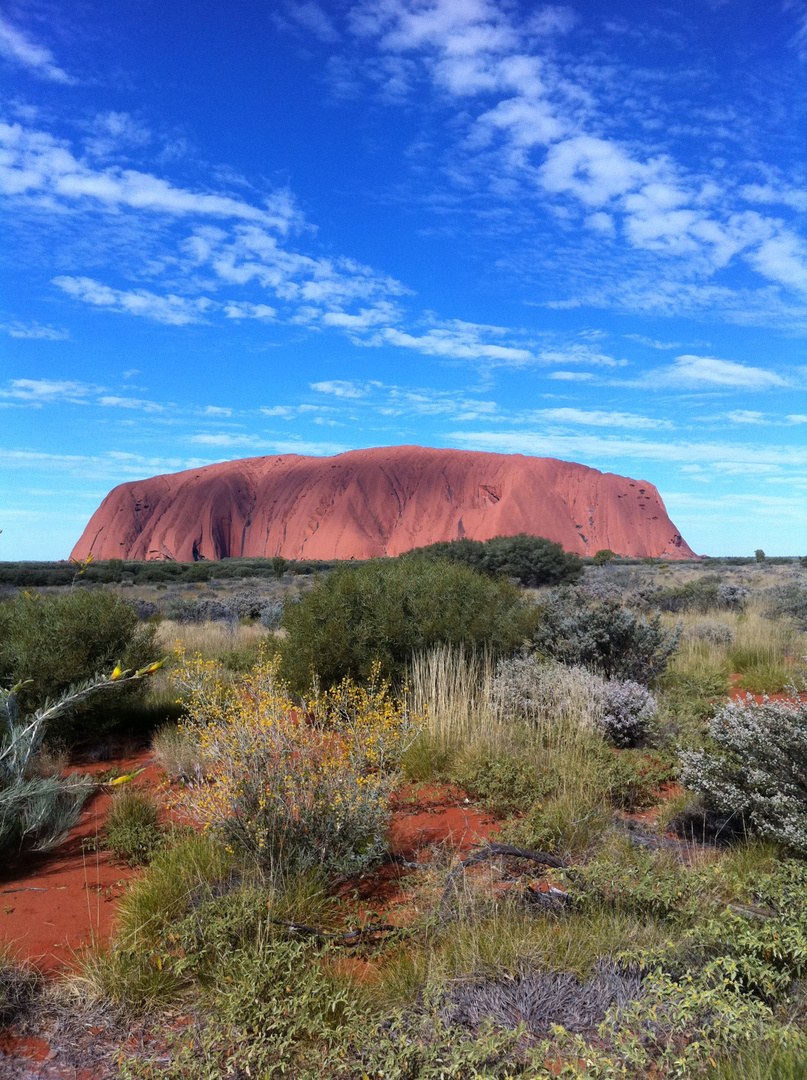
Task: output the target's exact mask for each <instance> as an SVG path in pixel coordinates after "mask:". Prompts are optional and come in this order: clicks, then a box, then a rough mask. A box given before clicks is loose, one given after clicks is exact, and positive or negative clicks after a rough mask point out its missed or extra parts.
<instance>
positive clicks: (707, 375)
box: [645, 356, 788, 390]
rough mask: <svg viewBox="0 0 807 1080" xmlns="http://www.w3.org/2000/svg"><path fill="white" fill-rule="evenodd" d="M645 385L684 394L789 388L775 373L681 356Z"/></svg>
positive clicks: (710, 358) (730, 362) (650, 375)
mask: <svg viewBox="0 0 807 1080" xmlns="http://www.w3.org/2000/svg"><path fill="white" fill-rule="evenodd" d="M645 382H646V384H647V385H648V386H658V387H673V388H676V389H681V390H687V389H736V390H770V389H773V388H776V387H785V386H787V385H788V381H787V380H786V379H783V378H782V376H781V375H777V373H776V372H775V371H769V370H767V369H766V368H760V367H753V366H752V365H750V364H738V363H735V361H733V360H720V359H718V358H717V357H715V356H679V357H677V358H676V360H675V362H674V363H673V364H671V365H670V366H669V367H666V368H656V369H655V370H654V371H652V372H649V373H648V375H647V376H646V379H645Z"/></svg>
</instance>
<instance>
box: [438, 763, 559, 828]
mask: <svg viewBox="0 0 807 1080" xmlns="http://www.w3.org/2000/svg"><path fill="white" fill-rule="evenodd" d="M454 779H456V780H457V782H458V783H459V784H460V785H461V786H462V787H463V788H464V789H465V790H466V791H467V792H468V794H469V795H471V796H472V797H473V798H477V799H483V800H484V802H485V804H486V805H487V806H488V808H489V809H490V810H491V811H492V812H493V813H494V814H496V815H497V816H499V817H504V816H506V815H507V814H509V813H512V812H513V811H518V810H527V809H529V807H531V806H532V805H533V803H535V802H536V801H537V800H538V799H540V798H541V796H542V795H543V794H544V793H545V791H546V786H547V781H546V777H544V776H542V774H541V771H540V770H539V769H538V768H537V767H536V766H535V765H534V764H533V763H532V762H531V761H529V760H527V759H526V758H525V757H524V756H523V755H518V756H516V755H514V754H473V755H471V756H470V757H468V758H466V760H465V761H463V762H462V763H461V765H460V766H459V768H457V769H456V770H455V771H454Z"/></svg>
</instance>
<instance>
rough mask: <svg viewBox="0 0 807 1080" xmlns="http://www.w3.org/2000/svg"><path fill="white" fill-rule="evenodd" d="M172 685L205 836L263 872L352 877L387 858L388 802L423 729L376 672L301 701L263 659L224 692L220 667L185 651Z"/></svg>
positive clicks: (195, 811)
mask: <svg viewBox="0 0 807 1080" xmlns="http://www.w3.org/2000/svg"><path fill="white" fill-rule="evenodd" d="M179 661H180V662H179V664H178V667H177V670H176V671H175V672H174V680H175V682H176V684H177V685H178V686H179V688H180V689H181V691H182V693H183V700H184V704H185V709H186V716H185V719H184V721H183V729H184V732H185V734H186V735H188V736H189V737H190V738H192V739H193V740H194V741H195V742H197V743H198V745H199V747H200V748H201V752H202V755H203V759H204V772H205V780H204V782H203V783H201V784H197V785H194V786H192V787H189V788H187V789H186V790H185V792H184V793H183V796H182V798H183V801H184V802H185V804H186V806H187V809H188V810H189V812H190V813H191V815H192V816H193V817H194V818H195V819H196V820H197V821H199V822H201V823H203V824H204V825H205V827H208V828H215V829H217V830H219V831H220V832H221V833H222V834H223V835H224V836H225V838H226V839H227V842H228V843H229V844H231V845H233V846H236V845H237V846H238V847H240V848H242V849H245V850H247V851H248V852H250V853H251V854H252V855H253V856H254V857H256V858H257V859H258V861H259V862H260V863H262V864H263V865H278V864H283V865H292V864H293V865H295V866H296V867H300V866H317V867H320V868H322V869H324V870H326V871H328V872H337V873H354V872H357V871H360V870H362V869H364V868H366V867H367V866H369V865H370V864H372V862H374V861H375V860H376V859H377V858H378V857H379V856H380V855H381V854H382V852H383V849H384V833H385V828H386V824H387V818H388V802H389V795H390V792H391V790H392V788H393V786H394V784H395V782H396V780H397V778H398V775H399V769H400V762H401V757H402V755H403V753H404V751H405V750H406V748H407V747H408V746H409V744H410V743H411V741H412V739H413V738H414V736H415V735H416V734H417V732H418V730H419V728H420V726H421V721H420V718H419V717H415V716H413V715H412V714H411V712H410V710H409V707H408V705H407V703H406V700H405V699H404V700H398V699H395V698H393V697H392V695H391V692H390V685H389V683H388V682H386V681H385V680H382V679H381V677H380V668H379V666H378V665H376V666H374V668H373V671H372V673H371V677H370V680H369V682H368V683H367V684H366V685H363V686H359V685H356V684H355V683H354V682H353V681H352V680H350V679H345V680H344V681H343V682H341V683H340V684H339V685H338V686H335V687H333V688H332V689H329V690H326V691H324V692H322V693H316V694H315V696H314V697H313V698H312V699H311V700H309V701H304V700H303V699H302V698H299V697H297V696H295V695H292V694H291V692H290V690H289V688H288V686H287V685H286V684H285V683H284V682H283V680H282V679H281V678H280V676H279V673H278V666H279V663H278V660H277V659H276V658H271V659H270V658H268V657H267V655H266V654H265V653H262V654H261V656H260V659H259V661H258V663H257V664H256V666H255V667H254V668H253V670H252V671H251V672H250V673H249V674H247V675H244V676H239V677H237V678H235V679H231V680H229V681H226V680H224V679H223V678H222V676H221V672H220V670H219V669H218V667H217V665H216V664H215V663H210V662H205V661H203V660H202V659H201V657H199V656H195V657H192V658H188V657H186V656H185V654H184V653H183V652H182V651H181V650H180V652H179Z"/></svg>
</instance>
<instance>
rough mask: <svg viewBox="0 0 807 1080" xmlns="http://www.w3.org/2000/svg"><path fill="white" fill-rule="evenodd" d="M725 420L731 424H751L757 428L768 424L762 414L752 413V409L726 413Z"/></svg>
mask: <svg viewBox="0 0 807 1080" xmlns="http://www.w3.org/2000/svg"><path fill="white" fill-rule="evenodd" d="M726 418H727V419H728V420H730V421H731V422H732V424H752V425H754V426H759V425H763V424H767V423H769V421H768V420H767V418H766V416H765V414H764V413H761V412H754V411H753V410H752V409H733V410H732V411H731V412H728V413H726Z"/></svg>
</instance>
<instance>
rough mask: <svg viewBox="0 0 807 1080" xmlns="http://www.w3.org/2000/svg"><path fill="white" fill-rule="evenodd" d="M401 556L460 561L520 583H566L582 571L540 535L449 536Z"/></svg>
mask: <svg viewBox="0 0 807 1080" xmlns="http://www.w3.org/2000/svg"><path fill="white" fill-rule="evenodd" d="M401 558H403V559H411V558H415V559H419V560H423V559H426V560H429V561H434V560H437V559H439V560H444V561H446V562H451V563H461V564H463V565H465V566H469V567H470V568H471V569H472V570H476V571H478V572H479V573H481V574H488V575H489V576H491V577H497V576H503V577H508V578H513V579H515V580H516V581H518V583H519V584H520V585H524V586H525V587H528V588H536V587H538V586H540V585H569V584H573V583H574V582H576V581H578V580H579V578H580V576H581V574H582V573H583V560H582V559H581V558H580V556H579V555H575V554H574V553H573V552H570V551H564V550H563V546H562V545H561V544H556V543H554V542H553V541H552V540H546V539H544V537H542V536H528V535H527V534H526V533H519V534H518V535H517V536H494V537H493V538H492V539H491V540H484V541H482V540H468V539H461V540H450V541H446V542H442V543H437V544H429V545H428V547H422V548H415V550H414V551H409V552H406V554H405V555H402V556H401Z"/></svg>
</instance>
